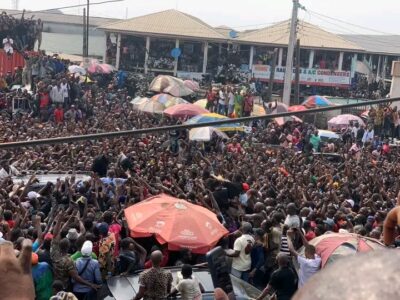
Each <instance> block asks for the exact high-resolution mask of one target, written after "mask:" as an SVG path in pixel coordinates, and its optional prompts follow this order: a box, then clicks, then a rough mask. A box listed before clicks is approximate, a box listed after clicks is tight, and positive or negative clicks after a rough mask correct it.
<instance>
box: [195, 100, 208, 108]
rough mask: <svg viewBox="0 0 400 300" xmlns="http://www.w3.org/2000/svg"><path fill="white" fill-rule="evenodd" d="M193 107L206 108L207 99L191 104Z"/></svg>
mask: <svg viewBox="0 0 400 300" xmlns="http://www.w3.org/2000/svg"><path fill="white" fill-rule="evenodd" d="M193 104H194V105H197V106H200V107H202V108H206V106H207V99H200V100H197V101H196V102H194V103H193Z"/></svg>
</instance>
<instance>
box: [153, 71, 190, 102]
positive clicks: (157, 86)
mask: <svg viewBox="0 0 400 300" xmlns="http://www.w3.org/2000/svg"><path fill="white" fill-rule="evenodd" d="M149 89H150V91H153V92H158V93H168V94H171V95H173V96H176V97H182V96H188V95H190V94H193V91H192V90H191V89H190V88H188V87H187V86H185V83H184V82H183V80H181V79H179V78H176V77H173V76H169V75H158V76H157V77H156V78H154V79H153V81H152V82H151V83H150V87H149Z"/></svg>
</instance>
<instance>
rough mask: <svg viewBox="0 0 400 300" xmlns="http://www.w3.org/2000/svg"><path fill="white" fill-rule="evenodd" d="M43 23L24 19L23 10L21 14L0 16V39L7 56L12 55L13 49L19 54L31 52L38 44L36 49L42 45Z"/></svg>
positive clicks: (2, 14) (3, 13)
mask: <svg viewBox="0 0 400 300" xmlns="http://www.w3.org/2000/svg"><path fill="white" fill-rule="evenodd" d="M42 31H43V22H42V20H41V19H37V20H35V19H33V18H30V19H25V10H24V11H23V12H22V14H18V15H15V16H14V15H9V14H7V13H6V12H4V11H3V12H2V13H1V14H0V39H1V41H2V43H3V49H4V51H5V52H6V53H7V54H13V52H14V49H16V50H18V51H19V52H24V51H32V50H33V49H34V47H35V43H36V42H38V49H40V46H41V43H42Z"/></svg>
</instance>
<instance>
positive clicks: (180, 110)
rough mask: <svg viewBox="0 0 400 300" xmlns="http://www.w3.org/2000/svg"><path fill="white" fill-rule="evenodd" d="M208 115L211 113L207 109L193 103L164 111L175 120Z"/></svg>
mask: <svg viewBox="0 0 400 300" xmlns="http://www.w3.org/2000/svg"><path fill="white" fill-rule="evenodd" d="M206 113H209V111H208V110H207V109H205V108H202V107H200V106H197V105H194V104H191V103H183V104H177V105H174V106H171V107H169V108H167V109H166V110H164V114H166V115H168V116H170V117H174V118H186V117H194V116H197V115H201V114H206Z"/></svg>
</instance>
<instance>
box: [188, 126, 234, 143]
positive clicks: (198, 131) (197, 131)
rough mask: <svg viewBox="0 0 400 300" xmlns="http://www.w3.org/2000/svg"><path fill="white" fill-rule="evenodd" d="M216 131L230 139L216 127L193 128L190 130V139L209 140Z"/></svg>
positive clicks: (220, 135)
mask: <svg viewBox="0 0 400 300" xmlns="http://www.w3.org/2000/svg"><path fill="white" fill-rule="evenodd" d="M214 133H215V134H216V135H218V136H219V137H221V138H223V139H228V136H227V135H226V134H225V133H223V132H222V131H220V130H218V129H217V128H214V127H199V128H192V129H190V130H189V139H190V140H191V141H199V142H208V141H210V140H211V138H212V135H213V134H214Z"/></svg>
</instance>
